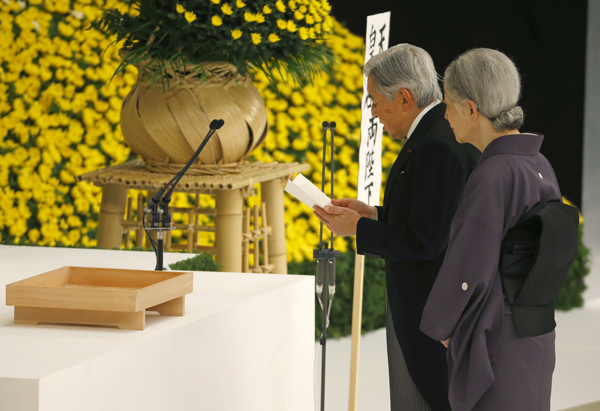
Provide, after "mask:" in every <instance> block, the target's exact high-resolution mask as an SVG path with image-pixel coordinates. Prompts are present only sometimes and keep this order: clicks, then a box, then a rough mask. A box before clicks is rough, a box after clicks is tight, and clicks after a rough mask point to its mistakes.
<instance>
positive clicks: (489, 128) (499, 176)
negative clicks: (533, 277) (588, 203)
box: [421, 49, 561, 411]
mask: <svg viewBox="0 0 600 411" xmlns="http://www.w3.org/2000/svg"><path fill="white" fill-rule="evenodd" d="M444 90H445V93H444V94H445V100H444V102H445V103H446V105H447V108H446V118H447V119H448V121H449V122H450V126H451V127H452V129H453V130H454V134H455V136H456V139H457V140H458V141H459V142H462V143H471V144H473V145H474V146H475V147H477V148H478V149H479V150H480V151H481V152H482V155H481V159H480V161H479V164H478V166H477V167H476V168H475V170H474V171H473V173H472V174H471V176H470V177H469V180H468V181H467V184H466V186H465V189H464V191H463V194H462V198H461V200H460V203H459V206H458V211H457V212H456V215H455V217H454V220H453V222H452V228H451V231H450V242H449V245H448V250H447V252H446V256H445V259H444V263H443V265H442V268H441V270H440V272H439V274H438V276H437V279H436V282H435V285H434V287H433V289H432V291H431V293H430V295H429V299H428V301H427V304H426V306H425V310H424V312H423V316H422V321H421V330H422V331H423V332H424V333H425V334H427V335H429V336H430V337H431V338H434V339H436V340H439V341H442V343H443V344H444V345H445V346H446V347H448V353H447V358H448V367H449V370H448V372H449V398H450V404H451V406H452V409H453V410H454V411H462V410H486V411H489V410H510V411H521V410H523V411H525V410H527V411H530V410H549V409H550V391H551V384H552V373H553V371H554V363H555V351H554V331H551V332H549V333H546V334H542V335H538V336H534V337H519V336H518V335H517V333H516V330H515V327H514V324H513V321H512V313H511V309H510V306H509V305H508V304H507V302H506V301H505V297H504V295H503V289H502V283H501V278H500V274H499V270H498V263H499V258H500V246H501V243H502V240H503V238H504V236H505V235H506V233H507V231H508V230H509V229H510V228H511V227H513V226H515V224H516V223H517V221H518V220H519V218H520V217H521V216H522V215H523V214H524V213H526V212H527V211H528V210H530V209H531V208H532V207H534V206H535V205H536V204H537V203H539V202H546V201H556V200H558V201H560V199H561V194H560V190H559V187H558V183H557V181H556V176H555V174H554V171H553V169H552V167H551V165H550V163H549V162H548V160H547V159H546V158H545V157H544V156H543V155H541V154H540V152H539V150H540V146H541V145H542V140H543V136H542V135H540V134H533V133H521V132H519V128H520V127H521V125H522V124H523V111H522V109H521V108H520V107H519V106H517V102H518V100H519V96H520V92H521V83H520V78H519V74H518V72H517V69H516V67H515V65H514V64H513V62H512V61H511V60H510V59H509V58H508V57H506V56H505V55H504V54H502V53H501V52H499V51H496V50H491V49H473V50H470V51H468V52H466V53H464V54H462V55H461V56H459V57H458V58H457V59H456V60H454V61H453V62H452V63H451V64H450V65H449V66H448V68H447V69H446V72H445V76H444Z"/></svg>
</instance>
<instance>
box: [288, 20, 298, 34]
mask: <svg viewBox="0 0 600 411" xmlns="http://www.w3.org/2000/svg"><path fill="white" fill-rule="evenodd" d="M287 30H288V31H289V32H292V33H295V32H296V31H298V27H296V23H294V22H293V21H292V20H288V22H287Z"/></svg>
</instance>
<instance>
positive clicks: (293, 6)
mask: <svg viewBox="0 0 600 411" xmlns="http://www.w3.org/2000/svg"><path fill="white" fill-rule="evenodd" d="M288 7H289V8H290V9H291V10H292V11H294V10H296V9H297V8H298V5H297V4H296V0H290V1H288Z"/></svg>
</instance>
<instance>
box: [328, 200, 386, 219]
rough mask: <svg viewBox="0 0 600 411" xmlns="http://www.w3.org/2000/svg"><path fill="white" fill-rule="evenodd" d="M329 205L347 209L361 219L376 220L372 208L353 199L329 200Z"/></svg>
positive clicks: (375, 214) (375, 210) (374, 209)
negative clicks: (358, 215) (354, 212)
mask: <svg viewBox="0 0 600 411" xmlns="http://www.w3.org/2000/svg"><path fill="white" fill-rule="evenodd" d="M331 203H332V204H333V205H335V206H339V207H347V208H349V209H351V210H354V211H356V212H357V213H358V214H360V216H361V217H367V218H370V219H371V220H377V209H376V208H375V207H373V206H370V205H368V204H365V203H363V202H362V201H358V200H357V199H355V198H341V199H339V200H331Z"/></svg>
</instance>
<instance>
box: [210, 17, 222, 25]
mask: <svg viewBox="0 0 600 411" xmlns="http://www.w3.org/2000/svg"><path fill="white" fill-rule="evenodd" d="M210 22H211V23H212V25H213V26H216V27H219V26H220V25H221V24H223V19H222V18H221V17H220V16H212V18H211V19H210Z"/></svg>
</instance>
